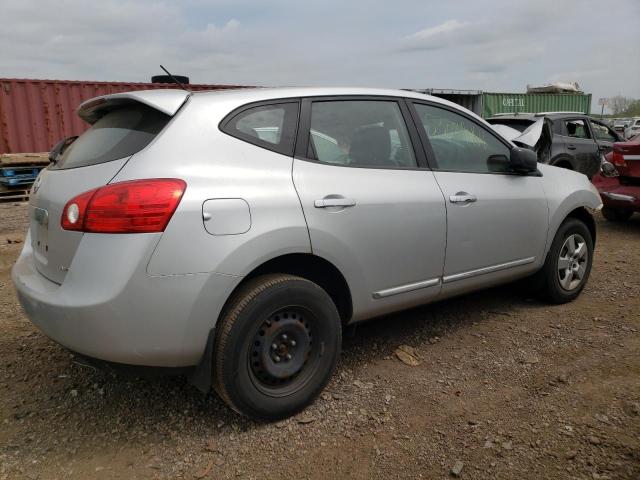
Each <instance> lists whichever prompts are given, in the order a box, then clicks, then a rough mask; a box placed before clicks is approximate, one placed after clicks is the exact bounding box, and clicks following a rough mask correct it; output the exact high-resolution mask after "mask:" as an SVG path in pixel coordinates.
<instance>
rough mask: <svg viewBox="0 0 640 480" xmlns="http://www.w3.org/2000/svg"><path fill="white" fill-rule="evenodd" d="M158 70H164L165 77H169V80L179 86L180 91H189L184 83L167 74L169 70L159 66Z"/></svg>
mask: <svg viewBox="0 0 640 480" xmlns="http://www.w3.org/2000/svg"><path fill="white" fill-rule="evenodd" d="M160 68H161V69H162V70H164V73H166V74H167V75H169V77H170V78H171V80H173V82H174V83H176V84H178V85H179V86H180V88H181V89H183V90H186V91H187V92H188V91H189V89H188V88H187V87H185V86H184V83H182V82H180V80H178V79H177V78H176V77H174V76H173V75H171V73H170V72H169V70H167V69H166V68H164V67H163V66H162V65H160Z"/></svg>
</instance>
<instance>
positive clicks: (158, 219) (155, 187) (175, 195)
mask: <svg viewBox="0 0 640 480" xmlns="http://www.w3.org/2000/svg"><path fill="white" fill-rule="evenodd" d="M186 188H187V184H186V183H185V182H184V181H183V180H179V179H175V178H158V179H151V180H133V181H129V182H119V183H112V184H111V185H106V186H104V187H101V188H97V189H95V190H90V191H88V192H85V193H82V194H80V195H78V196H77V197H74V198H72V199H71V200H69V201H68V202H67V204H66V205H65V207H64V210H63V211H62V218H61V219H60V224H61V225H62V228H63V229H65V230H76V231H81V232H91V233H149V232H162V231H164V229H165V228H166V226H167V224H168V223H169V220H171V217H172V216H173V213H174V212H175V211H176V208H177V207H178V204H179V203H180V200H181V199H182V195H183V194H184V191H185V190H186Z"/></svg>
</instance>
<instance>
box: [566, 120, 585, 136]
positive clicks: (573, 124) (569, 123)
mask: <svg viewBox="0 0 640 480" xmlns="http://www.w3.org/2000/svg"><path fill="white" fill-rule="evenodd" d="M564 127H565V129H566V131H567V135H568V136H569V137H572V138H591V137H590V136H589V130H588V129H587V125H586V123H585V121H584V120H565V122H564Z"/></svg>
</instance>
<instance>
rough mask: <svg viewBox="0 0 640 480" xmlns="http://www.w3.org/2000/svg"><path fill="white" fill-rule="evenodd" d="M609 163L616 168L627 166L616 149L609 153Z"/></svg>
mask: <svg viewBox="0 0 640 480" xmlns="http://www.w3.org/2000/svg"><path fill="white" fill-rule="evenodd" d="M611 163H613V164H614V165H615V166H616V167H626V166H627V164H626V163H625V161H624V155H623V154H622V152H621V151H620V150H618V149H617V148H615V147H614V148H613V152H611Z"/></svg>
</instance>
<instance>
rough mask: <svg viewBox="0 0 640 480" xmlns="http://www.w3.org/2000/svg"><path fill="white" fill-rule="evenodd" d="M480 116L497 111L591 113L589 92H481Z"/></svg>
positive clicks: (485, 116)
mask: <svg viewBox="0 0 640 480" xmlns="http://www.w3.org/2000/svg"><path fill="white" fill-rule="evenodd" d="M482 104H483V109H482V116H483V117H484V118H488V117H491V116H493V115H496V114H498V113H540V112H581V113H586V114H589V113H591V94H590V93H588V94H584V93H486V92H485V93H483V94H482Z"/></svg>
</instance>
